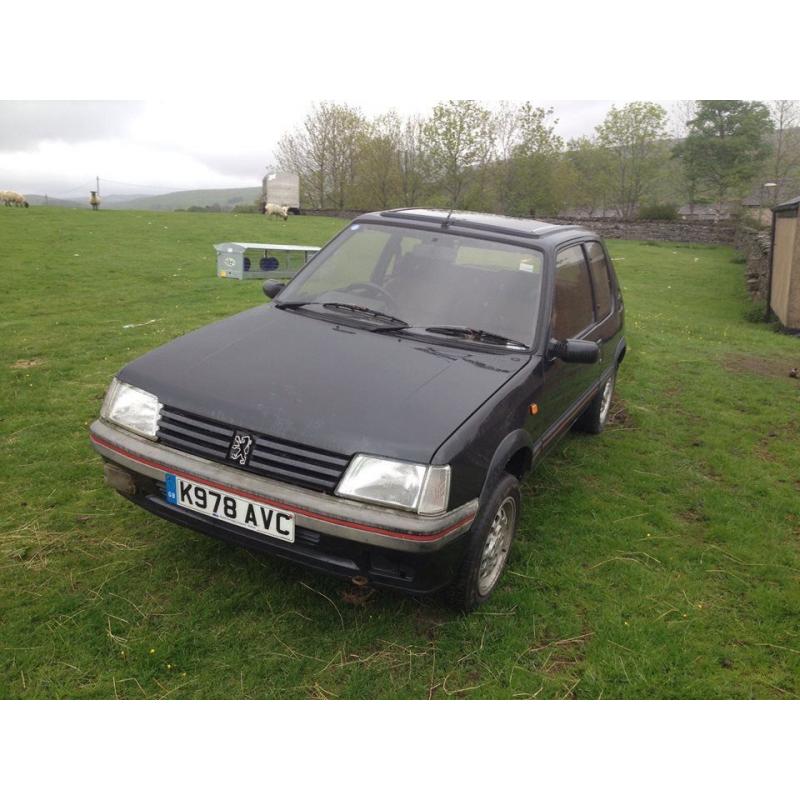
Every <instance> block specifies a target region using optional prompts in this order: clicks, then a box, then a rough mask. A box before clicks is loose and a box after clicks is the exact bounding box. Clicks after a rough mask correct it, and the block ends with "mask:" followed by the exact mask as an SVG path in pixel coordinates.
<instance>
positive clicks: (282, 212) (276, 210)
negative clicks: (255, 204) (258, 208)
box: [264, 203, 289, 222]
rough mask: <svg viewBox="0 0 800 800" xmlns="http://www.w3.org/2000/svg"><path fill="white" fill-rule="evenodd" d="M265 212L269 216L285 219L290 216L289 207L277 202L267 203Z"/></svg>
mask: <svg viewBox="0 0 800 800" xmlns="http://www.w3.org/2000/svg"><path fill="white" fill-rule="evenodd" d="M264 214H265V216H267V217H282V218H283V221H284V222H286V220H287V219H288V218H289V207H288V206H279V205H278V204H277V203H267V204H266V205H265V206H264Z"/></svg>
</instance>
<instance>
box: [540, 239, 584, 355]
mask: <svg viewBox="0 0 800 800" xmlns="http://www.w3.org/2000/svg"><path fill="white" fill-rule="evenodd" d="M593 306H594V303H593V300H592V285H591V283H590V281H589V268H588V267H587V265H586V259H585V258H584V256H583V248H582V247H581V246H580V245H576V246H574V247H567V248H565V249H564V250H562V251H561V252H560V253H559V254H558V256H557V257H556V292H555V303H554V305H553V324H552V331H551V336H552V337H553V338H554V339H559V340H562V339H571V338H573V337H575V336H577V335H578V334H579V333H581V331H584V330H586V328H588V327H589V326H590V325H591V324H592V322H594V308H593Z"/></svg>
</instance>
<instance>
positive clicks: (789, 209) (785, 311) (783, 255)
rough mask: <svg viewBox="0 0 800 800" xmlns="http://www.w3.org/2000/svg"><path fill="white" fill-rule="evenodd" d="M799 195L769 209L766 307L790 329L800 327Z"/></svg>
mask: <svg viewBox="0 0 800 800" xmlns="http://www.w3.org/2000/svg"><path fill="white" fill-rule="evenodd" d="M799 227H800V197H795V199H794V200H789V201H788V202H786V203H781V204H780V205H778V206H775V208H773V209H772V255H771V256H770V268H769V290H768V300H767V302H768V310H772V311H774V312H775V314H776V315H777V317H778V319H779V320H780V321H781V324H782V325H783V326H784V327H785V328H789V329H790V330H795V329H800V230H798V228H799Z"/></svg>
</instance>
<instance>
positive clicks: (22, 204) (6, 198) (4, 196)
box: [0, 190, 30, 208]
mask: <svg viewBox="0 0 800 800" xmlns="http://www.w3.org/2000/svg"><path fill="white" fill-rule="evenodd" d="M0 200H1V201H2V202H3V205H6V206H17V207H18V208H29V207H30V206H29V203H28V201H27V200H26V199H25V195H22V194H20V193H19V192H12V191H8V190H6V191H4V192H0Z"/></svg>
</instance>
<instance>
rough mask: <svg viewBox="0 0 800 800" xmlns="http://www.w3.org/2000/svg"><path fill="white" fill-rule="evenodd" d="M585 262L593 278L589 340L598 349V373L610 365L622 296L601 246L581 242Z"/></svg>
mask: <svg viewBox="0 0 800 800" xmlns="http://www.w3.org/2000/svg"><path fill="white" fill-rule="evenodd" d="M583 248H584V252H585V253H586V261H587V263H588V264H589V274H590V276H591V278H592V294H593V296H594V315H595V320H596V322H595V328H594V330H593V331H592V337H593V338H594V340H595V341H596V342H597V343H598V344H599V345H600V354H601V362H600V365H599V366H600V372H602V371H603V369H604V368H605V367H607V366H608V365H609V364H611V363H612V361H613V358H614V349H615V347H616V344H617V339H618V337H617V334H618V333H619V331H620V328H621V326H622V320H621V314H620V312H621V303H622V296H621V295H620V293H619V289H618V287H617V285H616V282H615V280H614V275H613V273H612V270H611V266H610V263H609V259H608V254H607V253H606V251H605V248H604V247H603V245H602V244H600V242H597V241H595V242H584V244H583Z"/></svg>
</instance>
